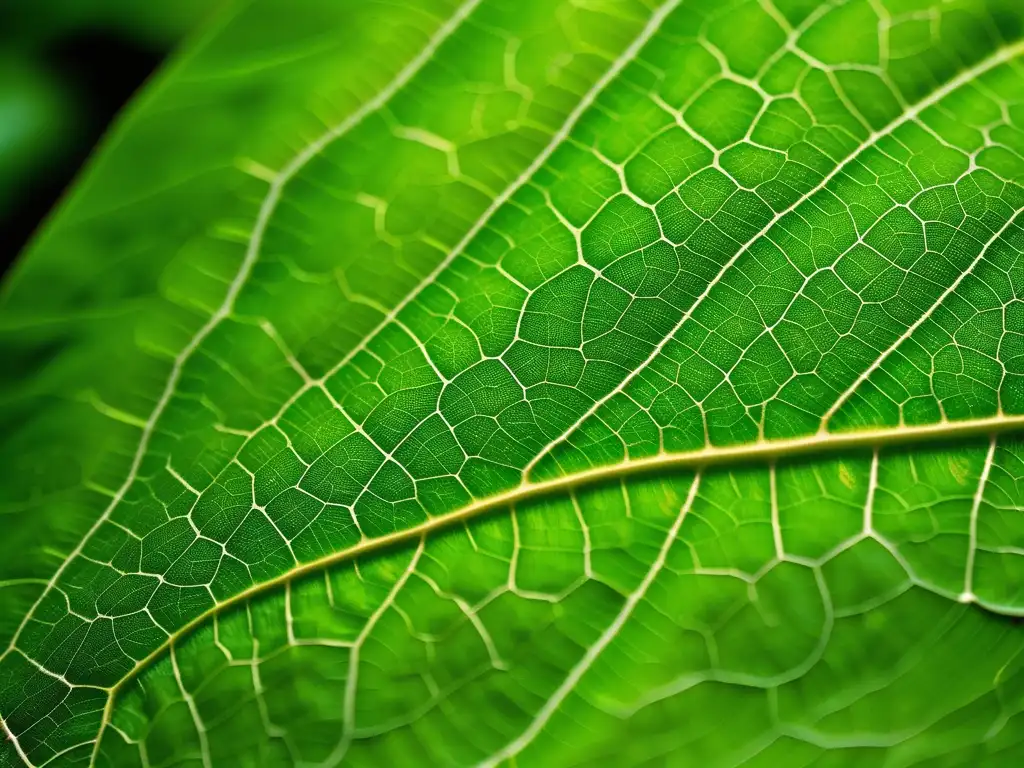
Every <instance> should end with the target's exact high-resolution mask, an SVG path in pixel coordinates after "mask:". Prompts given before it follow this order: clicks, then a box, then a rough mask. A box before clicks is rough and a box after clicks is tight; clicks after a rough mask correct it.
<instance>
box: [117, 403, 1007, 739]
mask: <svg viewBox="0 0 1024 768" xmlns="http://www.w3.org/2000/svg"><path fill="white" fill-rule="evenodd" d="M1019 430H1024V414H1022V415H1003V414H1000V415H997V416H992V417H986V418H978V419H965V420H961V421H941V422H935V423H932V424H924V425H915V426H906V425H899V426H895V427H885V428H879V429H866V430H857V431H850V432H837V433H827V432H817V433H814V434H810V435H804V436H801V437H793V438H785V439H778V440H759V441H757V442H752V443H742V444H736V445H728V446H709V447H706V448H700V449H697V450H691V451H679V452H666V453H658V454H655V455H653V456H648V457H644V458H640V459H629V458H626V459H625V460H623V461H620V462H617V463H615V464H605V465H601V466H598V467H592V468H590V469H586V470H582V471H579V472H574V473H571V474H567V475H562V476H559V477H556V478H552V479H550V480H541V481H537V482H529V481H524V482H523V483H521V484H520V485H518V486H516V487H514V488H511V489H509V490H507V491H503V492H502V493H499V494H495V495H494V496H488V497H485V498H482V499H478V500H476V501H474V502H473V503H471V504H467V505H466V506H464V507H460V508H459V509H456V510H453V511H451V512H447V513H445V514H443V515H439V516H437V517H433V518H430V519H428V520H427V521H425V522H423V523H420V524H419V525H416V526H413V527H411V528H407V529H404V530H401V531H395V532H394V533H389V534H387V535H385V536H379V537H376V538H373V539H366V540H364V541H361V542H359V543H358V544H355V545H353V546H351V547H347V548H346V549H342V550H339V551H337V552H332V553H331V554H329V555H325V556H324V557H320V558H317V559H316V560H311V561H309V562H307V563H302V564H299V565H296V566H295V567H294V568H291V569H289V570H288V571H285V572H284V573H281V574H279V575H278V576H275V577H274V578H272V579H269V580H267V581H263V582H260V583H259V584H254V585H253V586H251V587H249V588H248V589H245V590H243V591H242V592H239V593H238V594H235V595H232V596H231V597H229V598H227V599H226V600H224V601H222V602H219V603H217V604H215V605H213V606H212V607H210V608H208V609H207V610H205V611H203V613H201V614H199V615H198V616H196V617H195V618H193V619H192V620H191V621H189V622H188V623H186V624H184V625H182V626H181V627H180V628H179V629H177V630H175V631H174V632H172V633H171V634H170V635H168V637H167V639H166V640H165V641H163V642H162V643H161V644H160V645H159V646H158V647H157V648H154V649H153V651H152V652H151V653H150V654H149V655H147V656H146V657H145V658H143V659H142V660H141V661H139V662H138V663H137V664H136V665H135V666H134V667H132V669H131V670H130V671H129V672H128V673H127V674H126V675H125V676H124V677H122V678H121V680H119V681H118V682H117V683H116V684H114V685H113V686H111V687H110V688H109V689H108V690H109V691H110V697H109V699H108V706H107V712H109V710H110V707H111V705H112V703H113V701H114V699H115V698H116V697H117V693H118V691H119V690H120V689H121V688H123V687H124V685H125V684H126V683H128V682H130V681H131V680H132V679H134V678H135V677H136V676H137V675H138V674H139V672H141V671H142V670H143V669H145V668H146V667H148V666H150V665H151V664H152V663H154V662H155V661H156V660H157V659H159V658H160V657H161V656H162V655H163V654H164V653H165V652H166V651H167V649H168V648H169V647H170V646H172V645H174V644H175V643H176V642H178V641H180V640H181V639H182V638H183V637H185V636H187V635H189V634H191V633H192V632H193V631H194V630H196V629H198V628H199V627H200V626H202V625H203V624H205V623H206V622H207V621H208V620H209V619H211V618H213V617H215V616H217V615H219V614H220V613H222V612H223V611H225V610H227V609H229V608H232V607H234V606H236V605H238V604H240V603H244V602H245V601H247V600H250V599H252V598H254V597H257V596H259V595H261V594H263V593H265V592H269V591H271V590H273V589H276V588H278V587H281V586H284V585H286V584H288V583H290V582H293V581H295V580H296V579H300V578H302V577H304V576H308V575H310V574H312V573H316V572H318V571H321V570H324V569H326V568H329V567H331V566H333V565H336V564H338V563H342V562H345V561H348V560H353V559H355V558H357V557H362V556H365V555H370V554H374V553H377V552H381V551H383V550H386V549H389V548H391V547H395V546H399V545H401V544H405V543H408V542H410V541H414V540H416V539H418V538H423V537H425V536H427V535H429V534H431V533H436V532H438V531H443V530H445V529H447V528H449V527H451V526H452V525H455V524H457V523H462V522H466V521H468V520H471V519H473V518H476V517H480V516H482V515H485V514H488V513H491V512H495V511H497V510H500V509H503V508H508V507H514V506H515V505H516V504H519V503H521V502H524V501H528V500H531V499H536V498H542V497H545V496H551V495H554V494H557V493H559V492H564V491H569V490H572V489H574V488H579V487H581V486H588V485H595V484H599V483H601V482H607V481H609V480H613V479H622V478H624V477H628V476H631V475H637V474H647V473H651V474H653V473H655V472H657V471H659V470H682V469H694V470H696V469H705V468H708V467H721V466H741V465H744V464H757V463H767V464H774V463H776V462H778V461H780V460H788V459H799V458H802V457H806V456H809V455H812V454H814V455H817V454H819V453H824V454H832V455H834V454H836V453H839V452H841V451H843V450H872V451H879V450H881V449H883V448H892V447H898V446H905V445H912V444H941V443H943V442H949V441H955V440H963V439H968V438H972V437H982V436H988V437H995V436H996V435H999V434H1005V433H1007V432H1014V431H1019ZM104 721H105V722H106V721H107V714H106V713H105V715H104Z"/></svg>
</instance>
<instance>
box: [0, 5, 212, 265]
mask: <svg viewBox="0 0 1024 768" xmlns="http://www.w3.org/2000/svg"><path fill="white" fill-rule="evenodd" d="M222 4H223V0H0V275H2V274H3V273H5V272H6V271H7V269H9V267H10V265H11V263H12V262H13V260H14V259H15V257H16V256H17V255H18V253H19V252H20V251H21V249H22V248H23V247H24V245H25V243H26V242H27V241H28V240H29V239H30V238H31V236H32V234H33V233H34V232H35V230H36V229H37V228H38V227H39V225H40V224H41V223H42V221H43V220H44V219H45V217H46V215H47V214H48V213H49V212H50V210H51V209H52V208H53V207H54V205H55V204H56V203H57V202H58V201H59V199H60V197H61V195H62V194H63V192H64V191H65V189H66V188H67V186H68V185H69V184H70V183H71V182H72V181H73V180H74V178H75V176H76V175H77V173H78V171H79V170H80V169H81V167H82V164H83V163H84V162H85V160H86V159H87V158H88V157H89V154H90V153H91V152H92V150H93V149H94V148H95V146H96V143H97V142H98V141H99V139H100V138H101V137H102V135H103V133H104V131H105V130H106V128H107V127H108V126H109V125H110V122H111V121H112V120H113V118H114V117H115V116H116V115H117V113H118V111H119V110H120V109H121V107H122V106H124V104H125V103H126V102H127V101H128V100H129V99H130V98H131V96H132V94H133V93H134V92H135V91H136V90H137V89H138V88H139V87H140V86H141V85H142V84H143V83H144V82H145V80H146V78H147V77H148V76H149V75H150V74H152V73H153V71H154V70H155V69H156V68H157V67H158V66H159V65H160V63H161V61H162V60H163V59H164V58H165V57H166V56H167V55H168V54H169V53H170V52H171V51H172V50H173V49H174V47H175V46H176V44H177V43H178V42H179V41H180V40H181V38H182V37H183V36H184V35H186V34H188V33H189V32H190V31H191V30H192V29H193V28H194V27H196V26H197V25H199V24H201V23H202V22H203V21H204V20H205V19H206V18H207V17H208V16H209V15H210V14H211V13H213V12H214V11H215V10H216V9H217V8H218V7H219V6H221V5H222Z"/></svg>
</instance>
